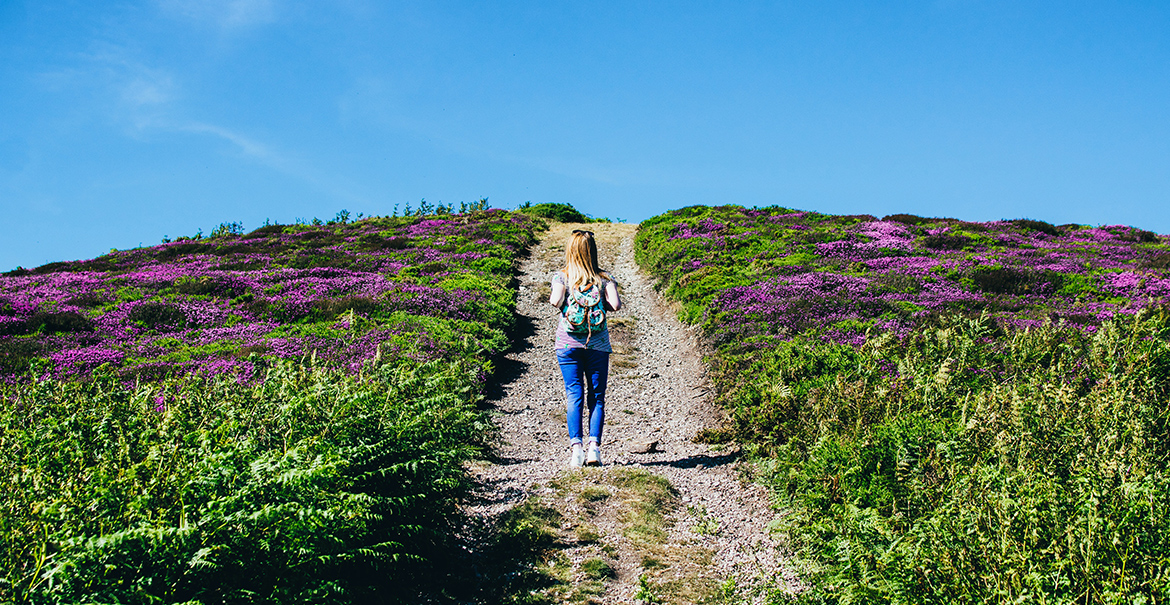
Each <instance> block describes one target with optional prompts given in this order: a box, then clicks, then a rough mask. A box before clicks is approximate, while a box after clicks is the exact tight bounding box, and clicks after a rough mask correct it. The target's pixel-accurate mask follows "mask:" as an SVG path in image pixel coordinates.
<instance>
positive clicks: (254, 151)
mask: <svg viewBox="0 0 1170 605" xmlns="http://www.w3.org/2000/svg"><path fill="white" fill-rule="evenodd" d="M169 129H170V130H177V131H182V132H193V133H198V134H209V135H212V136H215V137H219V138H221V139H223V140H225V141H227V142H229V143H231V144H232V145H234V146H235V147H236V148H237V149H238V150H239V151H241V152H242V153H243V154H244V155H246V156H248V157H251V158H254V159H256V160H259V161H261V162H262V163H264V164H266V165H268V166H270V167H272V168H277V169H279V170H282V171H288V168H289V165H288V161H287V160H286V159H285V158H284V157H282V156H281V155H280V154H279V153H276V152H275V151H274V150H273V149H272V148H271V147H269V146H268V145H265V144H263V143H261V142H259V141H256V140H254V139H251V138H249V137H247V136H244V135H242V134H240V133H238V132H235V131H233V130H230V129H227V128H224V127H222V126H216V125H214V124H203V123H200V122H190V123H187V124H179V125H174V126H170V127H169Z"/></svg>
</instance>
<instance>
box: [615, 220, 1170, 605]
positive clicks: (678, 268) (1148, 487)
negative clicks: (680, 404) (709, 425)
mask: <svg viewBox="0 0 1170 605" xmlns="http://www.w3.org/2000/svg"><path fill="white" fill-rule="evenodd" d="M636 250H637V253H638V258H639V262H641V263H642V265H643V267H646V268H648V269H649V270H650V271H651V272H653V273H654V274H655V275H656V276H658V277H659V278H660V279H661V280H662V281H661V286H662V288H663V289H664V290H665V292H666V293H667V294H668V295H669V296H672V297H674V298H676V299H678V300H679V301H680V302H681V303H682V308H683V315H684V318H686V319H688V320H690V321H692V322H695V323H699V324H701V325H702V326H703V328H704V331H705V333H706V334H707V335H708V337H709V338H710V339H711V343H712V346H713V355H712V357H711V364H712V366H713V369H714V374H715V380H716V384H717V396H718V399H719V401H720V402H721V403H722V404H723V405H724V407H725V408H726V409H727V411H728V413H729V417H730V424H729V426H728V428H727V435H726V437H734V438H737V439H740V440H743V441H745V442H747V443H748V444H749V446H750V447H751V448H752V449H753V450H754V451H755V452H757V453H758V454H760V455H761V456H763V460H764V464H763V465H764V466H765V468H767V469H768V471H769V472H768V473H767V475H766V477H765V480H766V481H768V482H770V483H771V485H772V486H773V487H774V489H775V491H776V493H777V495H778V496H779V497H780V498H781V499H782V500H783V501H785V502H786V503H787V504H786V506H787V507H788V508H789V509H790V511H789V514H788V515H787V516H786V517H785V519H786V523H787V524H788V529H789V530H790V532H791V534H792V536H793V539H794V543H795V545H796V546H797V547H799V549H800V552H801V553H802V554H803V556H804V557H805V558H806V559H807V561H808V563H809V566H810V569H811V572H810V574H811V577H810V578H809V580H810V584H811V586H812V587H813V588H812V589H811V590H810V591H809V592H808V593H806V594H805V595H803V597H802V598H803V599H805V600H808V601H810V602H826V603H870V602H872V603H877V602H895V603H985V602H998V603H1007V602H1022V601H1036V602H1048V603H1114V602H1126V603H1131V602H1146V603H1157V602H1164V601H1166V600H1167V598H1168V597H1170V568H1168V567H1167V561H1170V542H1168V541H1167V539H1166V536H1168V535H1170V522H1168V521H1167V518H1168V517H1167V512H1168V510H1170V489H1168V488H1170V472H1168V468H1167V461H1168V459H1170V458H1168V456H1170V412H1168V411H1167V404H1168V403H1170V401H1168V394H1170V393H1168V389H1170V344H1168V343H1170V313H1168V312H1167V310H1166V307H1165V306H1164V303H1165V296H1166V295H1167V294H1168V293H1170V288H1168V287H1170V280H1168V279H1167V271H1166V267H1165V266H1164V264H1163V263H1161V261H1160V259H1162V258H1164V257H1165V255H1166V254H1167V251H1168V250H1170V246H1167V243H1166V241H1165V239H1164V238H1161V237H1159V236H1156V235H1155V234H1152V233H1150V232H1147V231H1140V230H1136V229H1132V228H1129V227H1119V226H1118V227H1101V228H1087V227H1081V226H1077V225H1064V226H1060V227H1056V226H1053V225H1050V224H1048V223H1043V222H1041V221H1034V220H1020V221H999V222H992V223H964V222H961V221H956V220H953V219H926V218H922V217H913V216H908V215H895V216H891V217H886V219H885V220H882V221H878V220H876V219H875V218H874V217H868V216H862V217H840V216H828V215H820V214H816V213H803V212H796V211H792V210H787V209H782V208H765V209H760V210H748V209H744V208H739V207H735V206H724V207H717V208H707V207H694V208H685V209H682V210H677V211H673V212H670V213H667V214H664V215H661V216H659V217H655V218H653V219H651V220H649V221H646V222H644V223H643V224H642V225H641V227H640V230H639V234H638V239H637V244H636ZM705 437H706V438H708V439H711V440H719V439H720V438H724V437H725V436H723V435H719V434H710V433H708V434H706V435H705Z"/></svg>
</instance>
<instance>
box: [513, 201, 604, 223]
mask: <svg viewBox="0 0 1170 605" xmlns="http://www.w3.org/2000/svg"><path fill="white" fill-rule="evenodd" d="M520 212H523V213H524V214H530V215H532V216H539V217H540V218H547V219H552V220H554V221H558V222H561V223H588V222H590V220H589V218H588V217H586V216H585V215H584V214H581V213H580V212H579V211H578V210H577V209H576V208H574V207H572V206H570V205H569V204H560V203H555V202H550V203H544V204H536V205H531V204H528V203H525V204H523V205H521V206H520Z"/></svg>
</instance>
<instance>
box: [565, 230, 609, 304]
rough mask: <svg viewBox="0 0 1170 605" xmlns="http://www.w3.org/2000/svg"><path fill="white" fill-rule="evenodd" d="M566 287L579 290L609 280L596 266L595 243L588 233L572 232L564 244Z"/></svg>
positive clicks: (591, 234) (607, 275)
mask: <svg viewBox="0 0 1170 605" xmlns="http://www.w3.org/2000/svg"><path fill="white" fill-rule="evenodd" d="M565 278H566V280H565V281H566V282H568V283H567V284H566V285H569V286H572V287H574V288H577V289H578V290H580V289H581V288H584V287H587V286H590V285H593V284H596V283H600V282H601V280H603V279H610V277H609V274H608V273H606V272H605V271H602V270H601V268H600V267H598V266H597V242H595V241H593V233H591V232H589V231H573V234H572V235H570V236H569V241H568V242H567V243H566V244H565Z"/></svg>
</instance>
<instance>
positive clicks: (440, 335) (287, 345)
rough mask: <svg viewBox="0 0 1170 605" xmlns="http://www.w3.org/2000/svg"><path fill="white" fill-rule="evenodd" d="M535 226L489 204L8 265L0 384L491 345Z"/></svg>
mask: <svg viewBox="0 0 1170 605" xmlns="http://www.w3.org/2000/svg"><path fill="white" fill-rule="evenodd" d="M317 222H320V221H317ZM540 227H541V222H540V221H539V219H533V218H530V217H528V216H526V215H523V214H518V213H511V212H505V211H502V210H476V211H473V212H469V213H467V214H451V213H450V212H449V211H448V212H447V213H445V214H443V215H432V216H410V217H369V218H365V219H362V220H357V221H353V222H351V221H350V220H349V213H348V212H345V211H342V212H341V213H339V217H338V219H336V220H334V221H329V222H328V223H325V224H320V225H302V224H298V225H266V226H263V227H260V228H259V229H256V230H255V231H252V232H251V233H248V234H246V235H241V234H240V232H242V231H243V229H242V227H241V226H240V225H239V224H238V223H230V224H225V225H221V226H220V228H217V229H216V230H215V232H214V235H215V236H214V237H211V238H202V237H199V238H197V239H191V238H180V239H179V240H176V241H174V242H171V243H167V244H163V245H161V246H154V247H151V248H139V249H135V250H127V251H120V252H111V253H110V254H107V255H105V256H102V257H98V258H96V259H92V260H85V261H75V262H58V263H50V264H48V265H44V266H41V267H37V268H35V269H31V270H25V269H18V270H16V271H12V272H9V273H7V274H5V275H4V276H2V277H0V352H3V353H4V362H3V363H2V364H0V372H3V373H2V374H0V379H5V378H7V379H8V380H9V381H11V380H14V379H17V377H21V376H24V375H26V374H27V373H28V372H29V371H30V370H33V371H34V372H35V374H36V375H37V376H38V377H56V378H66V379H68V378H73V377H80V378H84V377H85V376H86V375H88V374H89V373H90V372H91V371H93V370H94V369H95V368H97V367H98V366H101V365H104V364H108V365H109V366H111V367H113V368H116V369H117V372H118V373H119V374H121V375H122V376H123V377H124V378H125V379H126V381H127V382H133V381H134V380H137V379H139V378H143V379H146V380H155V379H158V378H161V377H165V376H177V375H182V374H201V375H219V374H227V375H230V376H233V377H236V378H238V379H240V380H250V379H252V378H253V377H255V376H258V375H259V374H260V373H262V372H263V367H262V366H263V363H265V360H272V359H300V358H301V357H304V356H306V355H312V354H315V355H316V356H317V357H318V358H319V359H320V360H322V361H328V362H330V363H331V364H333V365H337V366H343V367H346V368H347V369H349V371H351V372H356V371H357V370H358V369H360V368H361V366H362V365H363V364H364V363H367V362H368V361H369V360H372V359H374V358H375V357H378V358H380V359H384V360H389V359H396V358H403V359H411V360H414V361H416V362H420V363H421V362H425V361H428V360H432V359H440V358H448V357H462V356H463V355H464V349H466V353H467V354H470V355H473V356H474V355H476V351H477V350H479V349H484V350H485V351H486V352H488V353H492V352H498V351H500V350H502V349H503V348H504V347H505V346H507V338H506V337H505V335H504V330H506V329H507V328H508V327H509V326H510V325H511V322H512V309H513V307H514V305H515V296H516V294H515V290H514V289H513V288H512V287H511V280H512V278H513V271H514V268H513V261H514V259H515V257H516V255H517V254H519V253H520V252H521V251H522V250H524V249H526V248H527V247H528V246H529V245H530V244H531V243H532V242H533V241H534V231H535V229H538V228H540ZM258 360H259V362H258ZM258 363H259V365H258Z"/></svg>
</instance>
